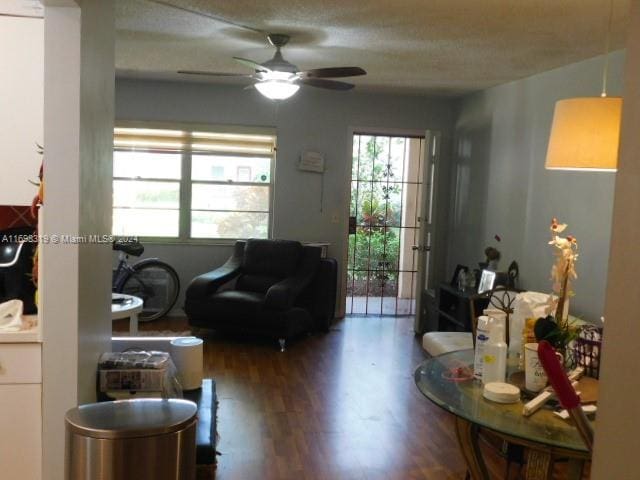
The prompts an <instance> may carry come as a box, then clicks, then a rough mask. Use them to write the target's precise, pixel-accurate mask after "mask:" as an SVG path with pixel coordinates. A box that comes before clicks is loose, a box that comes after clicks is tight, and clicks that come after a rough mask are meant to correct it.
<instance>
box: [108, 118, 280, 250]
mask: <svg viewBox="0 0 640 480" xmlns="http://www.w3.org/2000/svg"><path fill="white" fill-rule="evenodd" d="M275 145H276V137H275V135H273V134H262V133H254V132H249V133H244V132H234V131H228V128H225V129H224V131H207V130H204V129H202V130H200V129H189V128H180V129H166V128H131V127H117V128H116V129H115V131H114V158H113V233H114V234H116V235H139V236H143V237H157V238H167V239H185V240H186V239H236V238H267V237H269V234H270V225H271V204H272V190H273V188H272V186H273V182H272V175H273V167H274V158H275Z"/></svg>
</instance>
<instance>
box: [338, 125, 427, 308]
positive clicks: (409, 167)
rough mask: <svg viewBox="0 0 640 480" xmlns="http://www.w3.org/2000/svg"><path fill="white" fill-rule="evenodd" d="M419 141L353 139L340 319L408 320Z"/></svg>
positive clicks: (418, 202)
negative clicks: (344, 316)
mask: <svg viewBox="0 0 640 480" xmlns="http://www.w3.org/2000/svg"><path fill="white" fill-rule="evenodd" d="M424 147H425V137H424V136H395V135H373V134H368V133H364V132H356V133H354V135H353V158H352V172H351V204H350V213H349V216H350V218H349V241H348V248H349V251H348V256H347V261H348V263H347V288H346V292H347V295H346V313H347V314H364V315H394V316H400V315H414V314H415V312H416V288H417V283H418V280H419V279H418V277H417V274H418V270H419V268H418V265H419V255H418V250H419V248H420V247H418V245H419V244H420V219H421V215H422V206H423V204H424V202H423V200H422V199H423V193H424V192H423V178H424V177H425V175H424V171H423V170H424V168H425V162H424V150H425V148H424Z"/></svg>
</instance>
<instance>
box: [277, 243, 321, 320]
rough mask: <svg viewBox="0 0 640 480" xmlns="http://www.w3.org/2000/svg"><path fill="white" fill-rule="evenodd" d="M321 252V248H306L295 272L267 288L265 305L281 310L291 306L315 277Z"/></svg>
mask: <svg viewBox="0 0 640 480" xmlns="http://www.w3.org/2000/svg"><path fill="white" fill-rule="evenodd" d="M320 253H321V251H320V249H319V248H315V247H307V248H305V249H304V251H303V253H302V258H301V260H300V264H299V265H298V268H297V270H296V272H295V274H293V275H292V276H290V277H287V278H285V279H284V280H282V281H280V282H278V283H276V284H274V285H273V286H272V287H271V288H269V290H267V295H266V297H265V305H266V306H267V307H269V308H277V309H280V310H285V309H287V308H291V307H292V306H293V304H294V302H295V300H296V298H297V297H298V295H300V293H301V292H302V291H303V290H304V289H305V287H306V286H307V285H309V284H310V283H311V281H312V280H313V278H314V277H315V275H316V272H317V270H318V264H319V263H320Z"/></svg>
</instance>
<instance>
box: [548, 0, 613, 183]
mask: <svg viewBox="0 0 640 480" xmlns="http://www.w3.org/2000/svg"><path fill="white" fill-rule="evenodd" d="M612 18H613V0H612V1H611V5H610V9H609V25H608V30H607V40H606V47H605V63H604V68H603V72H602V94H601V95H600V97H581V98H567V99H564V100H559V101H558V102H557V103H556V106H555V111H554V114H553V123H552V125H551V135H550V137H549V146H548V149H547V160H546V163H545V168H547V169H549V170H578V171H600V172H615V171H616V169H617V165H618V144H619V141H620V119H621V117H622V98H621V97H609V96H607V74H608V70H609V42H610V37H611V22H612Z"/></svg>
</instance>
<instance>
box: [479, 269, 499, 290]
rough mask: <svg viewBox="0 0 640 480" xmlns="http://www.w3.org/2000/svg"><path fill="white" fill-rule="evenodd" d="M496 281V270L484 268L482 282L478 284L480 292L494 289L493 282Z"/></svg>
mask: <svg viewBox="0 0 640 480" xmlns="http://www.w3.org/2000/svg"><path fill="white" fill-rule="evenodd" d="M495 281H496V272H493V271H491V270H482V275H481V276H480V283H479V284H478V293H484V292H488V291H489V290H493V284H494V283H495Z"/></svg>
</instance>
